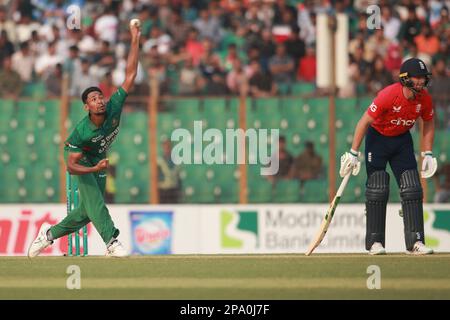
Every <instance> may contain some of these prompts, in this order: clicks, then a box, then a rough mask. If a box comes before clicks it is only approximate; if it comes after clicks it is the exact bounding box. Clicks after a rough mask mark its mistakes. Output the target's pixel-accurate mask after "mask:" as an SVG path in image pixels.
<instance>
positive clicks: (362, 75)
mask: <svg viewBox="0 0 450 320" xmlns="http://www.w3.org/2000/svg"><path fill="white" fill-rule="evenodd" d="M352 64H354V65H355V66H356V69H357V70H358V74H357V75H356V78H355V80H356V81H357V82H359V83H360V84H365V83H367V79H368V78H369V76H370V64H369V63H368V62H367V61H366V60H365V59H364V57H363V48H357V49H356V51H355V54H354V55H353V56H351V57H350V65H352Z"/></svg>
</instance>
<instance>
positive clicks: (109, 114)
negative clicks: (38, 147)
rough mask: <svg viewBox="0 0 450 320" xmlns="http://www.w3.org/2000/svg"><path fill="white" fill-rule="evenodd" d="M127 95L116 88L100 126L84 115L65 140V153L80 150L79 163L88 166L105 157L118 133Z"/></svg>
mask: <svg viewBox="0 0 450 320" xmlns="http://www.w3.org/2000/svg"><path fill="white" fill-rule="evenodd" d="M127 96H128V94H127V93H126V91H125V90H124V89H123V88H122V87H119V89H117V91H116V92H115V93H114V94H113V95H112V96H111V98H110V99H109V101H108V103H107V104H106V118H105V121H104V122H103V124H102V125H101V126H100V127H97V126H96V125H95V124H94V123H93V122H92V121H91V119H90V117H89V115H87V116H85V117H84V118H83V119H82V120H81V121H80V122H79V123H78V124H77V125H76V127H75V129H74V130H73V132H72V134H71V135H70V136H69V138H68V139H67V140H66V141H65V147H64V150H65V153H66V155H67V153H68V152H76V153H78V152H82V153H83V158H82V159H81V160H80V162H79V164H81V165H84V166H88V167H91V166H95V165H96V164H97V163H98V162H99V161H100V160H102V159H105V158H106V151H107V150H108V149H109V147H110V146H111V144H112V142H113V141H114V139H115V138H116V137H117V134H118V133H119V124H120V116H121V114H122V107H123V104H124V102H125V99H126V97H127Z"/></svg>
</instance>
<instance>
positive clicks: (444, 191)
mask: <svg viewBox="0 0 450 320" xmlns="http://www.w3.org/2000/svg"><path fill="white" fill-rule="evenodd" d="M433 179H434V185H435V190H436V194H435V195H434V202H436V203H448V202H450V163H449V162H446V163H443V164H442V165H441V167H440V168H439V169H438V171H437V172H436V174H435V175H434V177H433Z"/></svg>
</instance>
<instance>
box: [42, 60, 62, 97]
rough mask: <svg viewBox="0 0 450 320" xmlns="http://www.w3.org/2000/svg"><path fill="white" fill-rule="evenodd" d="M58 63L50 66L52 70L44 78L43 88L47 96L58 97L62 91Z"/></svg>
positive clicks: (60, 71) (60, 68)
mask: <svg viewBox="0 0 450 320" xmlns="http://www.w3.org/2000/svg"><path fill="white" fill-rule="evenodd" d="M62 69H63V68H62V65H61V64H60V63H58V64H56V66H55V67H54V68H52V72H51V73H50V75H49V77H47V79H46V80H45V88H46V91H47V96H48V97H49V98H59V97H61V92H62V82H63V71H62Z"/></svg>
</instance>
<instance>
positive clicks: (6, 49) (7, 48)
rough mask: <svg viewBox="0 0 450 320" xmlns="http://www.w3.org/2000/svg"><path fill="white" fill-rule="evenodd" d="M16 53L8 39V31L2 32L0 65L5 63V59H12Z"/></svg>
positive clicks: (0, 37)
mask: <svg viewBox="0 0 450 320" xmlns="http://www.w3.org/2000/svg"><path fill="white" fill-rule="evenodd" d="M13 53H14V45H13V44H12V42H11V41H9V39H8V34H7V33H6V30H3V31H1V32H0V64H1V63H3V59H5V58H6V57H10V56H11V55H12V54H13Z"/></svg>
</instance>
